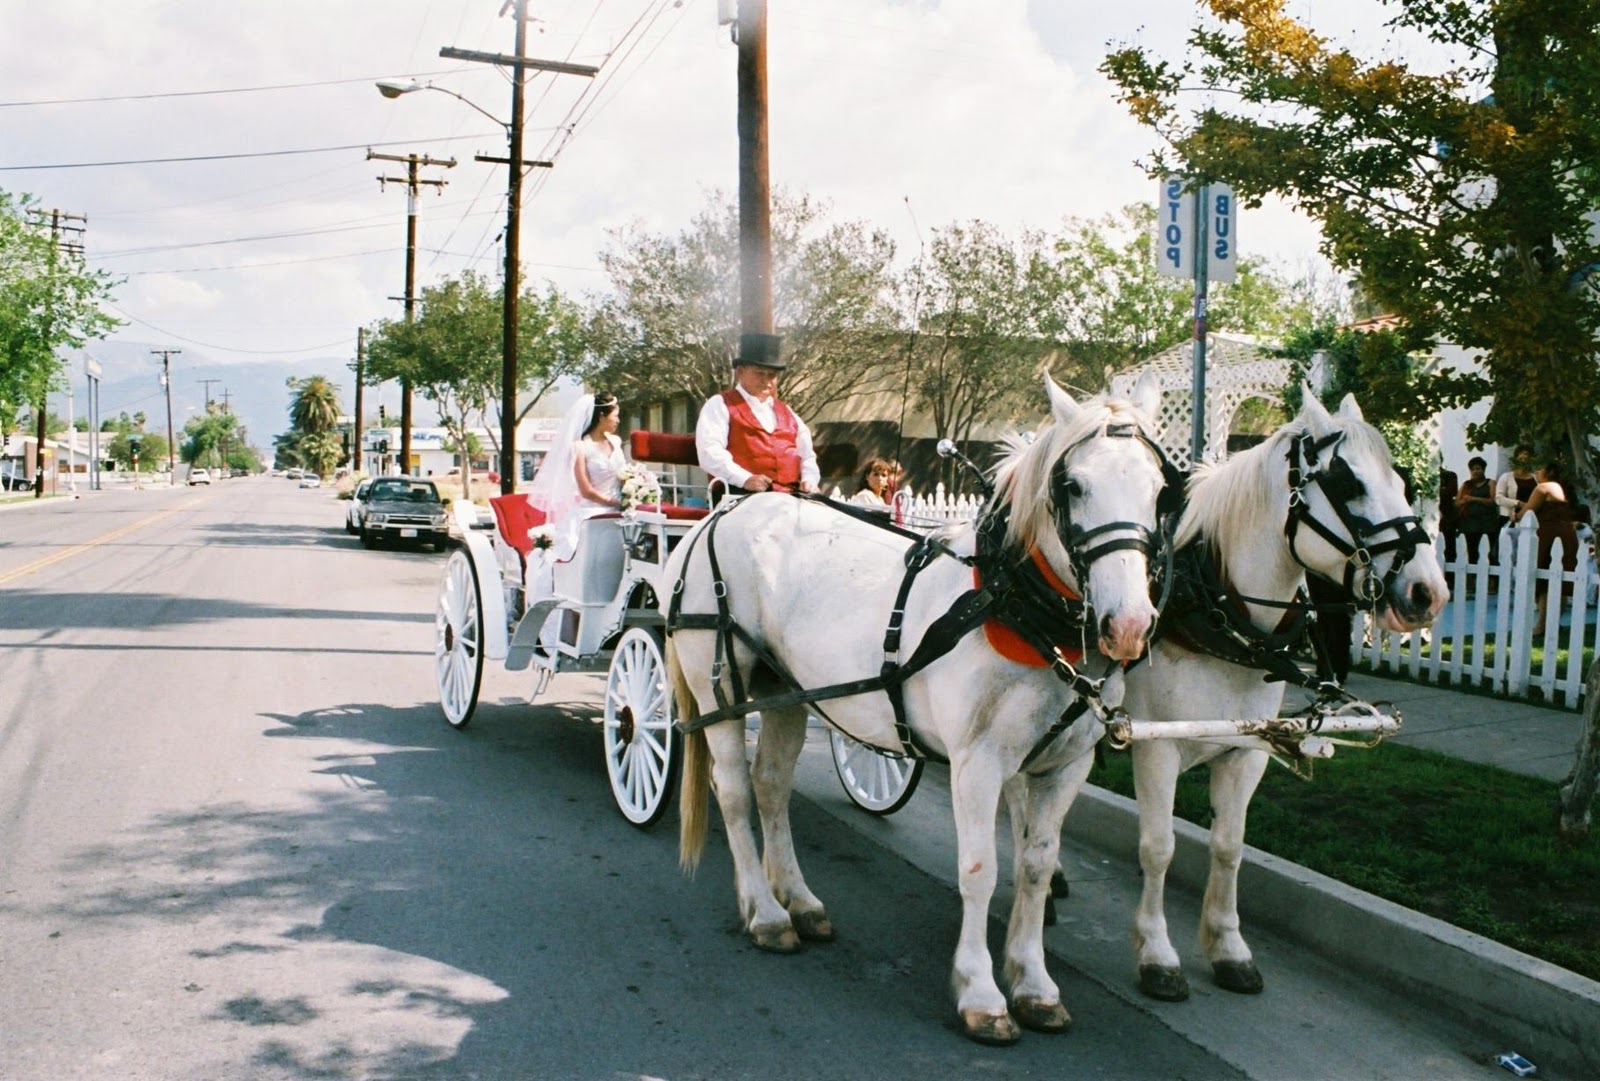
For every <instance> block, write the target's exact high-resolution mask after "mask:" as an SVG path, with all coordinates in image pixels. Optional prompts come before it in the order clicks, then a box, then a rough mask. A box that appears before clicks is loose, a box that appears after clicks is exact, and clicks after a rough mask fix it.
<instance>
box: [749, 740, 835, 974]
mask: <svg viewBox="0 0 1600 1081" xmlns="http://www.w3.org/2000/svg"><path fill="white" fill-rule="evenodd" d="M805 743H806V711H805V710H804V709H803V708H789V709H769V710H765V711H763V712H762V715H761V734H760V736H759V738H758V739H757V740H756V760H755V765H754V767H753V769H752V770H751V778H752V780H753V781H754V782H755V790H756V808H757V809H758V810H759V811H760V813H761V847H762V864H763V866H764V867H765V868H766V872H767V882H768V883H769V884H770V885H771V887H772V892H773V894H774V895H775V896H776V897H777V899H778V903H779V904H781V905H782V906H783V907H784V908H785V909H787V910H788V912H789V918H790V919H791V920H792V921H793V923H794V929H795V930H796V931H798V932H799V934H800V937H801V938H803V939H807V940H809V941H812V942H832V941H833V924H832V923H830V922H829V921H828V913H827V910H826V909H824V908H823V905H822V902H821V901H820V900H818V899H817V896H816V895H815V894H814V893H812V892H811V889H810V887H808V886H807V885H806V880H805V877H804V876H803V875H802V874H801V873H800V861H799V858H798V857H797V856H796V855H795V850H794V833H793V831H792V829H791V828H790V822H789V796H790V793H792V792H793V791H794V767H795V763H796V762H797V761H799V758H800V752H801V751H802V750H803V749H804V748H805Z"/></svg>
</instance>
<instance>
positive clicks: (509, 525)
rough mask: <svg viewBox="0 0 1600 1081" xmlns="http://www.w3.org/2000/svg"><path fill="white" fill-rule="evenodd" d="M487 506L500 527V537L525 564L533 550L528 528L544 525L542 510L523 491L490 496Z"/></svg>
mask: <svg viewBox="0 0 1600 1081" xmlns="http://www.w3.org/2000/svg"><path fill="white" fill-rule="evenodd" d="M489 506H490V507H491V508H492V509H493V510H494V520H495V524H496V525H498V526H499V527H500V536H501V539H503V540H504V541H505V542H506V543H507V544H509V545H510V546H511V547H513V548H515V549H516V550H517V554H518V555H520V556H521V557H522V562H523V565H524V566H526V565H527V562H528V555H529V554H530V553H531V552H532V551H533V540H532V539H531V538H530V537H529V536H528V530H530V529H532V528H533V527H534V526H540V525H544V511H542V510H540V509H539V508H538V507H535V506H534V505H533V504H532V503H529V502H528V496H527V493H525V492H512V493H511V494H510V495H497V496H491V497H490V498H489Z"/></svg>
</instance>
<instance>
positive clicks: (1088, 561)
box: [666, 425, 1182, 768]
mask: <svg viewBox="0 0 1600 1081" xmlns="http://www.w3.org/2000/svg"><path fill="white" fill-rule="evenodd" d="M1105 434H1106V435H1108V436H1113V437H1122V438H1137V439H1139V440H1140V441H1141V442H1143V443H1144V444H1145V445H1146V446H1147V447H1149V448H1150V449H1151V450H1152V451H1153V452H1154V453H1155V454H1156V457H1157V460H1158V461H1159V462H1160V463H1161V466H1162V471H1163V476H1164V478H1165V479H1166V480H1167V482H1168V484H1167V488H1166V489H1164V490H1163V494H1162V496H1161V499H1162V500H1166V501H1167V502H1166V503H1165V504H1163V503H1162V502H1160V501H1158V505H1157V509H1158V512H1159V511H1161V510H1162V509H1164V508H1165V509H1171V507H1172V506H1173V501H1172V500H1170V499H1169V496H1170V494H1171V489H1172V482H1173V479H1174V477H1175V476H1176V475H1177V474H1176V470H1175V469H1174V468H1173V467H1172V465H1171V463H1170V462H1169V461H1168V459H1167V457H1166V455H1165V454H1164V453H1162V451H1161V448H1160V447H1159V445H1157V444H1155V443H1154V442H1153V441H1151V440H1150V439H1149V438H1148V437H1146V436H1145V435H1144V434H1143V433H1142V432H1141V431H1139V430H1138V428H1137V427H1135V426H1134V425H1112V426H1108V427H1107V428H1106V429H1105ZM1068 449H1069V450H1070V449H1071V448H1068ZM1065 457H1066V455H1065V453H1063V455H1062V460H1061V461H1058V462H1057V464H1056V466H1055V467H1054V468H1053V470H1052V472H1051V499H1052V505H1053V507H1054V512H1055V523H1056V529H1057V535H1058V536H1061V537H1063V538H1064V546H1065V547H1066V549H1067V554H1068V559H1069V561H1070V563H1071V566H1072V570H1073V574H1074V575H1075V576H1076V577H1077V579H1078V581H1079V582H1086V581H1087V580H1088V569H1089V567H1090V566H1092V565H1093V564H1094V563H1095V561H1097V560H1099V559H1100V558H1102V557H1104V556H1107V555H1110V554H1112V553H1113V552H1118V551H1128V550H1132V551H1139V552H1142V553H1143V554H1144V556H1145V558H1146V559H1147V560H1150V561H1151V562H1152V563H1153V562H1154V560H1153V558H1152V557H1153V556H1154V555H1155V554H1156V552H1157V550H1158V548H1165V549H1166V550H1167V551H1168V552H1170V545H1163V544H1161V538H1160V537H1159V536H1158V535H1157V534H1156V533H1155V532H1154V531H1152V530H1150V529H1149V528H1147V527H1146V526H1144V525H1142V524H1140V523H1138V522H1108V523H1106V524H1103V525H1100V526H1096V527H1094V528H1092V529H1084V528H1083V527H1081V526H1079V525H1078V524H1077V523H1076V522H1073V521H1072V520H1071V516H1070V513H1069V510H1068V506H1069V505H1068V500H1067V497H1068V495H1069V494H1070V493H1069V492H1068V491H1067V485H1068V483H1069V482H1068V480H1067V477H1066V473H1065V468H1064V465H1063V464H1062V463H1063V462H1064V460H1065ZM984 487H985V491H986V494H987V495H988V496H989V498H988V500H987V502H986V504H985V508H984V510H983V512H982V514H980V516H979V519H978V525H977V530H976V534H977V545H976V552H975V554H974V555H972V556H964V555H961V554H960V553H958V552H956V551H954V550H953V549H951V548H950V547H949V545H947V544H946V543H944V541H942V540H941V539H939V538H937V537H934V536H932V535H923V534H920V533H916V532H913V531H912V530H909V529H905V528H902V527H900V526H897V525H894V524H893V523H891V522H889V521H888V520H887V519H885V518H884V517H883V516H882V515H879V514H874V513H873V512H871V511H868V510H864V509H862V508H860V507H856V506H854V505H851V504H844V503H839V502H837V501H835V500H831V499H828V498H826V497H823V496H820V495H808V494H800V493H795V496H796V498H801V499H808V500H811V501H813V502H817V503H821V504H823V505H825V506H828V507H831V508H833V509H834V510H836V511H838V512H840V513H842V514H845V515H847V516H849V517H852V518H855V519H857V520H859V521H864V522H867V523H869V524H871V525H874V526H876V527H878V528H880V529H885V530H888V531H889V532H892V533H895V534H898V535H900V536H902V537H906V538H907V539H909V540H911V541H913V542H914V543H913V544H912V546H911V547H910V548H909V549H908V550H907V552H906V555H905V568H906V569H905V574H904V576H903V577H902V578H901V580H900V588H899V590H898V592H897V593H896V595H895V601H894V607H893V609H892V610H891V611H890V613H889V621H888V626H887V628H886V629H885V631H884V638H883V655H884V659H883V666H882V668H881V669H880V670H879V673H878V674H877V675H876V676H869V677H866V678H863V679H857V680H850V681H848V682H844V683H835V684H831V685H829V686H826V687H818V688H814V689H806V688H802V687H801V686H800V684H799V681H798V680H796V679H795V677H794V676H793V675H792V674H791V673H790V672H789V671H788V669H787V668H786V667H785V666H784V665H783V664H782V663H781V662H780V661H778V659H777V658H776V657H774V656H773V655H772V653H771V652H770V651H769V650H768V649H767V648H766V647H765V646H764V645H763V644H762V643H761V642H759V641H758V640H757V639H756V638H755V637H754V636H753V635H751V634H750V633H749V632H748V631H747V630H746V629H745V628H743V627H741V626H740V625H739V624H738V623H737V622H736V621H735V620H734V619H733V617H732V613H731V611H730V609H729V605H728V590H727V583H726V581H724V579H723V577H722V572H721V568H720V566H719V563H718V559H717V553H716V540H715V532H716V528H717V525H718V522H719V521H720V519H721V517H722V516H723V515H724V514H726V513H727V512H728V511H729V510H730V509H731V508H732V507H734V506H737V505H738V503H739V502H742V501H741V500H730V501H725V502H724V503H722V504H721V505H719V507H718V508H717V510H716V511H715V512H714V513H713V515H712V518H711V520H710V521H709V522H707V524H706V528H705V529H704V530H703V531H702V533H699V534H696V535H695V536H694V537H692V538H691V539H690V543H691V545H692V544H693V543H695V541H697V540H698V539H699V537H700V536H702V535H703V536H704V537H705V541H706V559H707V563H708V564H709V565H710V569H711V576H712V595H713V596H714V597H715V598H716V602H717V612H716V613H715V614H710V613H685V612H683V611H682V598H683V585H684V575H685V574H687V571H688V554H689V553H685V559H684V570H683V573H680V575H679V576H678V580H677V581H676V582H675V583H674V584H673V588H672V599H671V601H670V603H669V605H668V611H667V621H666V632H667V634H669V635H671V634H673V633H675V632H676V631H678V630H712V631H715V632H716V652H715V654H714V656H713V660H712V666H711V686H712V692H713V693H714V694H715V696H716V700H717V707H718V708H717V709H715V710H713V711H711V712H709V713H704V714H701V715H700V716H698V717H694V718H689V719H682V720H680V721H679V722H678V728H679V729H680V730H681V731H684V732H693V731H698V730H700V729H703V728H705V727H707V726H709V725H712V724H715V723H717V722H719V721H724V720H730V719H732V718H735V717H742V716H746V715H748V714H750V713H752V712H755V711H757V710H761V709H773V708H778V707H781V706H790V705H799V704H813V703H817V702H822V701H827V700H829V699H834V698H848V697H851V696H854V695H859V694H867V693H871V692H875V691H883V692H884V693H885V694H886V695H887V696H888V698H889V703H890V706H891V707H892V708H893V710H894V720H895V733H896V735H897V737H898V738H899V741H900V744H901V746H900V749H899V750H898V751H893V750H887V749H884V748H878V750H880V751H881V752H882V753H885V754H889V755H891V756H896V757H907V758H926V759H932V760H934V761H944V758H943V756H942V755H940V754H938V753H937V752H936V751H934V750H933V749H931V748H929V747H928V746H926V745H925V744H924V743H923V741H922V740H921V739H919V738H918V737H917V735H916V733H915V731H914V730H913V729H912V728H911V725H910V724H909V723H908V721H907V720H906V711H905V682H906V680H908V679H910V678H911V677H912V676H914V675H916V674H917V673H918V672H920V671H922V670H923V669H924V668H926V667H928V666H929V665H930V664H932V663H933V662H934V661H936V660H938V659H939V658H940V657H943V656H944V655H945V654H947V653H949V652H950V651H951V650H952V649H954V648H955V647H956V644H957V643H958V642H959V641H960V640H961V639H962V638H963V637H965V636H966V635H967V634H969V633H971V632H972V631H973V630H975V629H977V628H978V627H980V626H981V625H982V624H983V623H984V622H985V621H987V620H991V619H993V620H998V621H999V622H1000V623H1001V624H1003V625H1004V626H1005V627H1007V628H1009V629H1010V630H1011V631H1013V632H1014V633H1015V634H1016V635H1018V636H1019V637H1020V638H1021V639H1022V640H1023V641H1024V642H1026V643H1027V644H1028V645H1029V646H1031V647H1032V648H1033V649H1034V650H1035V651H1036V652H1038V653H1039V655H1040V656H1041V657H1043V658H1045V659H1046V661H1047V663H1048V666H1049V668H1050V669H1051V671H1052V672H1054V673H1055V675H1056V677H1057V678H1059V679H1060V680H1061V681H1062V682H1063V683H1065V684H1067V686H1068V687H1070V688H1071V689H1072V690H1073V691H1074V692H1075V696H1074V698H1073V700H1072V702H1070V703H1069V704H1068V705H1067V708H1066V709H1065V710H1063V711H1062V714H1061V716H1060V717H1059V718H1057V720H1056V721H1055V722H1054V723H1053V724H1052V725H1051V726H1050V728H1049V729H1048V730H1047V731H1046V732H1045V733H1044V735H1042V736H1041V737H1040V738H1039V740H1038V742H1037V743H1035V744H1034V746H1033V748H1032V750H1030V751H1029V752H1028V754H1027V755H1026V756H1025V757H1024V759H1023V761H1022V766H1023V767H1024V768H1025V767H1027V766H1028V765H1030V764H1031V763H1032V762H1033V761H1034V760H1035V759H1036V758H1037V757H1038V756H1039V755H1040V754H1041V753H1043V752H1044V750H1045V749H1046V748H1047V747H1048V746H1049V745H1050V744H1051V742H1053V741H1054V740H1055V738H1056V737H1057V736H1059V735H1060V734H1061V733H1062V732H1064V731H1066V729H1067V728H1068V727H1070V726H1071V725H1072V724H1073V723H1074V722H1075V721H1077V720H1078V718H1080V717H1082V716H1083V715H1084V714H1085V713H1086V712H1088V710H1089V708H1090V703H1091V702H1098V701H1099V697H1100V690H1101V687H1102V685H1103V683H1104V680H1103V679H1093V678H1091V677H1089V676H1087V675H1085V674H1084V673H1082V672H1081V671H1079V670H1078V669H1077V668H1076V667H1075V666H1074V665H1073V664H1072V663H1071V662H1070V661H1068V660H1067V658H1066V656H1065V655H1064V654H1063V653H1062V650H1061V649H1060V648H1059V646H1058V645H1057V643H1058V642H1061V641H1065V640H1067V639H1068V637H1069V635H1070V634H1071V633H1072V632H1074V631H1075V632H1076V633H1077V636H1078V638H1079V641H1080V642H1083V641H1085V640H1086V629H1087V628H1088V627H1089V625H1090V623H1091V621H1092V612H1091V610H1090V608H1089V606H1088V605H1087V604H1085V603H1084V602H1083V599H1082V598H1081V597H1079V596H1077V595H1076V594H1063V593H1062V592H1060V591H1058V590H1057V589H1056V588H1054V587H1053V586H1052V585H1051V583H1050V582H1048V581H1047V580H1046V579H1045V576H1044V572H1043V571H1042V570H1041V569H1040V568H1039V567H1038V566H1037V565H1036V564H1035V561H1034V560H1033V558H1031V553H1027V552H1019V551H1017V550H1016V548H1015V547H1014V546H1013V547H1010V548H1008V547H1006V546H1005V544H1004V537H1005V535H1006V531H1007V528H1008V525H1009V521H1010V508H1009V506H1006V505H1003V504H1001V503H1000V502H999V501H998V500H996V499H995V498H994V495H993V491H992V489H991V488H990V486H989V485H988V484H987V483H986V484H985V486H984ZM1181 496H1182V489H1181V485H1180V486H1179V487H1178V489H1177V497H1178V499H1180V500H1181ZM1108 533H1120V534H1124V535H1121V536H1114V537H1111V538H1109V539H1103V538H1105V535H1106V534H1108ZM1090 542H1094V543H1092V544H1091V543H1090ZM941 556H943V557H947V558H950V559H954V560H956V561H957V562H959V563H962V564H965V565H967V566H970V567H973V568H974V569H975V571H976V572H977V574H976V578H977V581H976V583H975V584H974V587H973V588H972V589H970V590H967V591H966V592H964V593H962V594H961V595H960V596H959V597H957V598H956V599H955V601H954V602H953V603H952V604H951V606H950V608H949V609H948V610H947V611H946V612H945V613H944V614H943V615H941V616H940V617H939V618H937V619H935V620H934V621H933V623H931V624H930V625H929V626H928V629H927V630H926V631H925V632H924V634H923V636H922V640H921V641H920V642H918V644H917V647H916V649H915V650H913V651H912V654H911V656H910V657H909V658H908V659H907V660H905V661H904V662H903V663H902V662H901V661H900V660H899V656H900V651H901V644H902V643H901V637H902V634H903V627H904V622H905V613H906V604H907V601H908V599H909V598H910V595H911V588H912V585H913V584H914V583H915V581H916V579H917V576H918V575H919V574H920V573H921V572H922V571H923V570H924V569H925V568H926V567H928V566H929V565H930V564H931V563H932V562H933V561H934V560H935V559H937V558H939V557H941ZM1163 577H1164V578H1165V579H1166V581H1167V584H1168V585H1170V581H1171V577H1172V576H1171V574H1170V573H1167V574H1165V575H1163ZM735 639H737V640H738V641H740V642H742V643H743V644H744V645H745V647H746V648H748V649H749V650H750V651H751V652H752V653H754V654H755V656H756V658H757V659H758V660H759V661H760V662H761V663H763V664H764V665H766V666H767V668H768V669H770V670H771V671H772V672H773V673H774V674H775V675H777V676H778V678H779V679H780V680H782V681H783V682H784V683H786V684H787V685H788V686H789V687H790V688H791V689H790V690H788V691H786V692H781V693H778V694H773V695H769V696H767V697H764V698H761V699H758V700H751V701H747V700H745V688H744V680H743V678H742V677H741V675H740V673H739V668H738V666H737V665H735V664H732V663H731V658H732V653H733V644H734V640H735ZM724 668H726V669H728V673H729V677H730V679H729V681H730V682H731V683H732V694H731V695H729V694H728V693H727V692H726V691H725V690H724V689H723V680H722V675H723V670H724ZM819 712H820V711H819ZM835 727H837V726H835Z"/></svg>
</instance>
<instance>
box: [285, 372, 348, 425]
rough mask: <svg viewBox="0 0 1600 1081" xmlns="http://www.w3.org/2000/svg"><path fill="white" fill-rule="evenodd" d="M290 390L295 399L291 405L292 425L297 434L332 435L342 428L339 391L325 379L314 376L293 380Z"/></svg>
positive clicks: (290, 382) (290, 383)
mask: <svg viewBox="0 0 1600 1081" xmlns="http://www.w3.org/2000/svg"><path fill="white" fill-rule="evenodd" d="M288 385H289V389H290V390H292V391H294V398H293V400H291V401H290V403H289V423H290V426H291V427H293V428H294V430H295V431H297V432H303V433H305V434H306V435H316V434H318V433H320V432H328V431H332V430H333V429H334V428H335V427H337V426H338V424H339V413H340V411H341V410H340V407H339V388H338V387H337V386H336V385H334V384H333V383H330V382H329V381H328V378H327V377H326V376H322V375H311V376H307V377H305V378H303V379H296V378H293V377H291V378H290V379H289V380H288Z"/></svg>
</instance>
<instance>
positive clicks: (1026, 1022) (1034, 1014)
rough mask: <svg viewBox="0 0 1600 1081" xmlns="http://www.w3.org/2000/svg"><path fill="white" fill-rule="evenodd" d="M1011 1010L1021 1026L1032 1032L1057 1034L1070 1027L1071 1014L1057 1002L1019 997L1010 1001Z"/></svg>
mask: <svg viewBox="0 0 1600 1081" xmlns="http://www.w3.org/2000/svg"><path fill="white" fill-rule="evenodd" d="M1011 1012H1012V1014H1013V1015H1014V1016H1015V1017H1016V1019H1017V1020H1018V1021H1019V1022H1021V1024H1022V1027H1023V1028H1025V1029H1030V1030H1032V1031H1034V1032H1047V1033H1050V1034H1051V1035H1059V1034H1060V1033H1063V1032H1065V1031H1067V1029H1069V1028H1071V1027H1072V1015H1071V1014H1070V1013H1068V1012H1067V1008H1066V1007H1065V1006H1063V1005H1061V1003H1059V1002H1045V1001H1044V1000H1042V999H1037V998H1019V999H1016V1000H1014V1001H1013V1002H1012V1003H1011Z"/></svg>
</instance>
